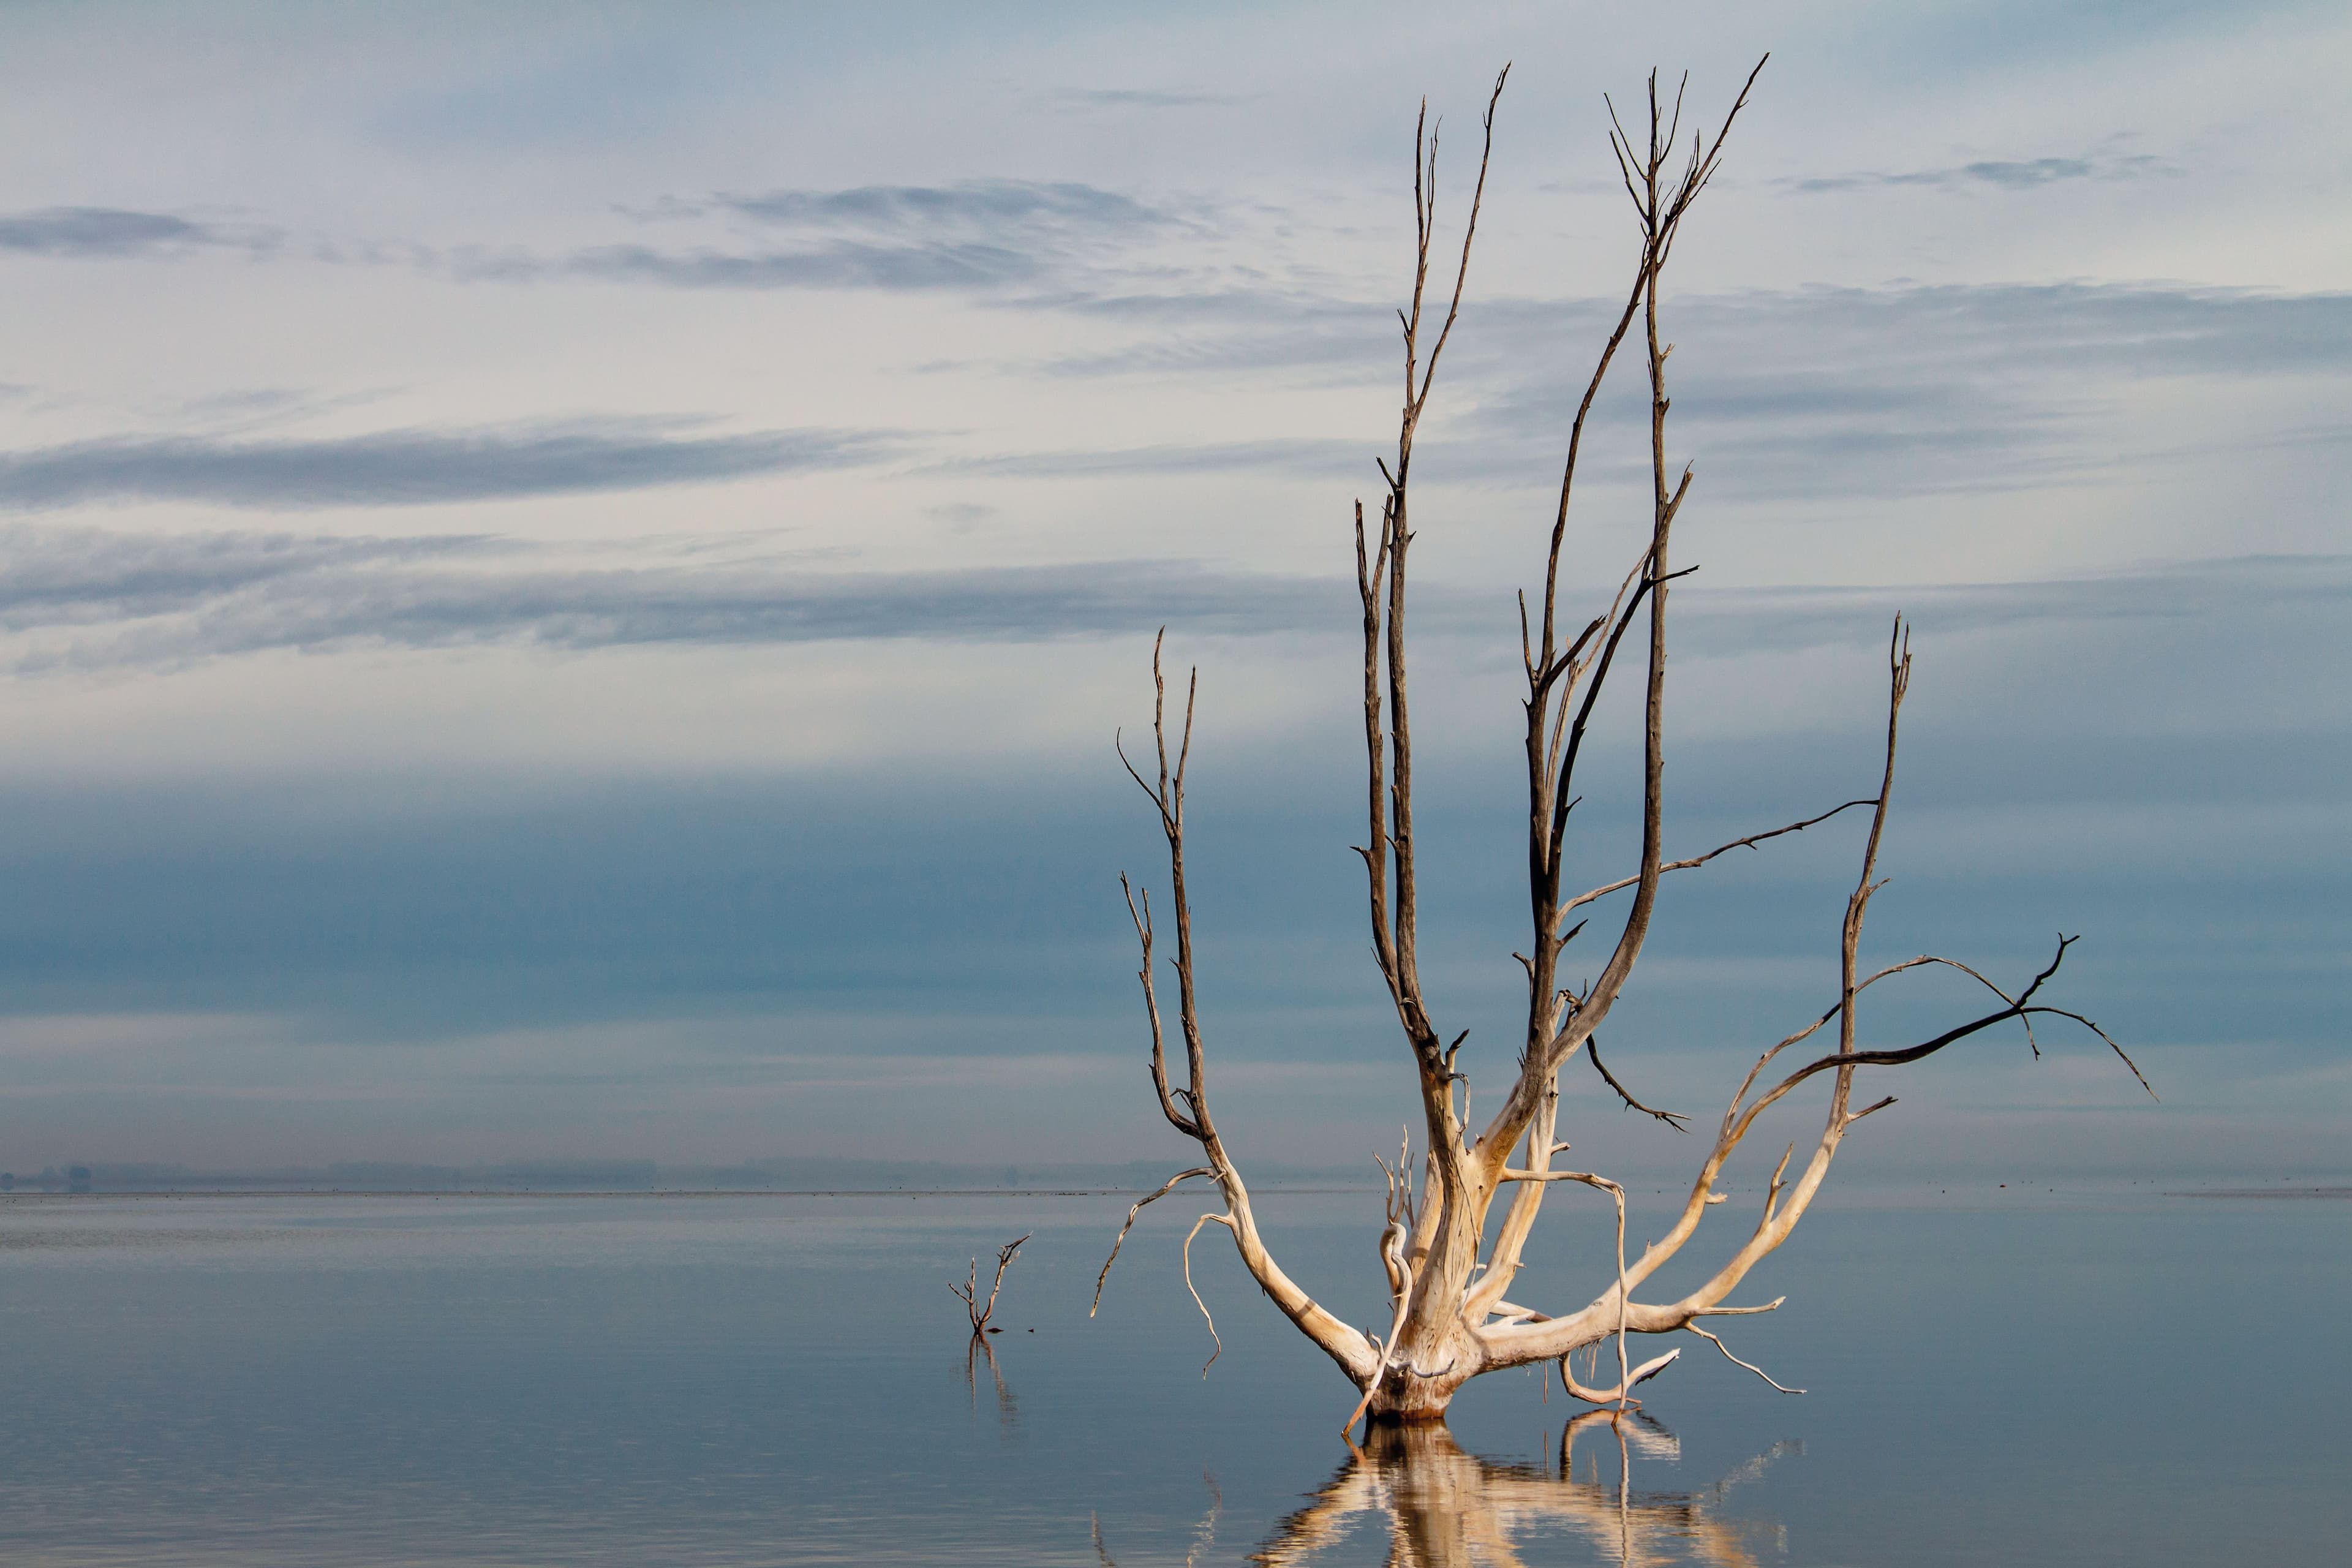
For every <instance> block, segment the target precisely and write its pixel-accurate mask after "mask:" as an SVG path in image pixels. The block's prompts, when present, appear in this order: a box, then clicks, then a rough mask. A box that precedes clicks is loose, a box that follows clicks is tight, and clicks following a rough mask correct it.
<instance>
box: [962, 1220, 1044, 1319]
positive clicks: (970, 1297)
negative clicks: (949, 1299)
mask: <svg viewBox="0 0 2352 1568" xmlns="http://www.w3.org/2000/svg"><path fill="white" fill-rule="evenodd" d="M1029 1235H1034V1232H1032V1233H1028V1234H1024V1235H1023V1236H1022V1237H1020V1238H1019V1239H1017V1240H1013V1241H1008V1242H1006V1243H1005V1244H1004V1245H1003V1247H998V1248H997V1249H996V1279H994V1280H993V1281H992V1283H991V1284H990V1285H989V1287H988V1300H985V1301H982V1300H980V1259H979V1258H973V1259H972V1260H971V1277H970V1278H969V1279H966V1280H965V1281H964V1282H963V1283H962V1284H961V1285H959V1284H957V1283H956V1282H955V1281H954V1280H952V1279H950V1280H949V1281H948V1289H950V1291H952V1292H954V1293H955V1295H956V1296H957V1297H959V1298H960V1299H961V1300H962V1302H963V1307H964V1310H965V1311H966V1312H967V1313H969V1314H970V1315H971V1332H972V1337H973V1338H975V1339H977V1338H979V1337H980V1336H981V1335H982V1334H1001V1333H1003V1330H1002V1329H992V1328H990V1327H989V1326H988V1320H989V1318H990V1317H991V1316H992V1315H993V1314H994V1313H995V1311H996V1293H997V1292H998V1291H999V1290H1002V1289H1004V1271H1005V1270H1006V1269H1007V1268H1012V1267H1013V1254H1014V1253H1016V1252H1018V1251H1020V1250H1021V1243H1022V1242H1024V1241H1026V1240H1028V1239H1029Z"/></svg>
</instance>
